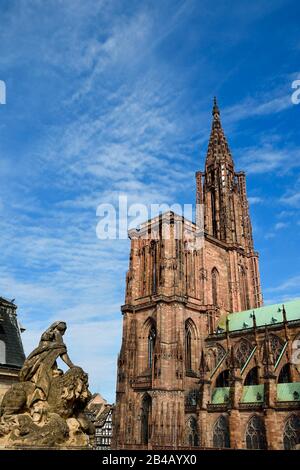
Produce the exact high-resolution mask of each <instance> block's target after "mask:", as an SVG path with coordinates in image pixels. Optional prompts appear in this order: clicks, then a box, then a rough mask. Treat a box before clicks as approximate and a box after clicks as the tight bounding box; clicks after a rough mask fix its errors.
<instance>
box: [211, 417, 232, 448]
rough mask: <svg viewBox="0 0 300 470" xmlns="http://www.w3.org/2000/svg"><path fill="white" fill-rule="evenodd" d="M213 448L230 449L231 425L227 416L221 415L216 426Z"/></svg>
mask: <svg viewBox="0 0 300 470" xmlns="http://www.w3.org/2000/svg"><path fill="white" fill-rule="evenodd" d="M213 447H215V448H219V449H220V448H224V447H225V448H227V447H230V438H229V425H228V419H227V417H226V416H223V415H221V416H220V417H219V418H218V419H217V421H216V423H215V425H214V430H213Z"/></svg>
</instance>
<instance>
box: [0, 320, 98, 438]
mask: <svg viewBox="0 0 300 470" xmlns="http://www.w3.org/2000/svg"><path fill="white" fill-rule="evenodd" d="M66 328H67V326H66V323H65V322H62V321H58V322H55V323H53V325H51V326H50V328H48V329H47V330H46V331H45V332H44V333H43V334H42V336H41V340H40V343H39V346H38V347H37V348H36V349H35V350H34V351H33V352H32V353H31V354H30V355H29V356H28V358H27V359H26V361H25V363H24V365H23V368H22V369H21V371H20V374H19V378H20V382H19V383H16V384H14V385H12V386H11V388H10V389H9V390H8V391H7V392H6V394H5V395H4V397H3V400H2V403H1V407H0V446H8V447H11V446H12V447H20V446H21V447H22V446H24V447H27V446H34V447H72V446H73V447H74V446H75V447H88V446H89V436H90V435H93V434H94V427H93V425H92V424H91V423H90V421H89V420H88V418H87V417H86V416H85V414H84V409H85V407H86V405H87V403H88V401H89V400H90V398H91V393H90V391H89V389H88V376H87V374H86V373H85V372H84V371H83V370H82V369H81V368H80V367H78V366H75V365H74V364H73V363H72V362H71V360H70V358H69V356H68V353H67V348H66V345H65V344H64V342H63V335H64V333H65V331H66ZM58 357H60V358H61V359H62V360H63V361H64V362H65V363H66V364H67V366H68V367H69V369H68V371H67V372H65V373H64V372H63V371H62V370H61V369H58V367H57V362H56V360H57V358H58Z"/></svg>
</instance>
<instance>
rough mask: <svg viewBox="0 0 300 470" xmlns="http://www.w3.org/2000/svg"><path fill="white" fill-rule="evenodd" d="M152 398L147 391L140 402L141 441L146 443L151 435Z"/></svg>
mask: <svg viewBox="0 0 300 470" xmlns="http://www.w3.org/2000/svg"><path fill="white" fill-rule="evenodd" d="M151 415H152V399H151V397H150V395H149V394H148V393H145V395H144V396H143V398H142V403H141V442H142V444H144V445H147V444H148V442H149V440H150V437H151Z"/></svg>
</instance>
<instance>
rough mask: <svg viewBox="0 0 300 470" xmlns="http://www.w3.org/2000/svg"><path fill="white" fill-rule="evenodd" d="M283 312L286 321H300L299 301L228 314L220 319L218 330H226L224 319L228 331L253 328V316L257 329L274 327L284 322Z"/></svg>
mask: <svg viewBox="0 0 300 470" xmlns="http://www.w3.org/2000/svg"><path fill="white" fill-rule="evenodd" d="M284 311H285V316H286V320H287V321H288V322H290V321H297V320H300V299H297V300H292V301H290V302H286V303H284V304H282V303H281V304H273V305H266V306H264V307H259V308H255V309H250V310H244V311H243V312H235V313H230V314H229V315H227V316H226V315H223V316H222V317H221V318H220V321H219V324H218V328H219V329H221V330H224V331H225V330H226V318H227V321H228V331H239V330H247V329H250V328H253V325H254V316H255V321H256V326H257V327H262V326H265V325H276V324H279V323H283V322H284Z"/></svg>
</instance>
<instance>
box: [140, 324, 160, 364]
mask: <svg viewBox="0 0 300 470" xmlns="http://www.w3.org/2000/svg"><path fill="white" fill-rule="evenodd" d="M143 330H144V334H143V337H144V338H147V367H148V369H152V365H153V356H154V347H155V342H156V337H157V331H156V322H155V320H154V318H152V317H148V318H147V320H146V321H145V323H144V325H143Z"/></svg>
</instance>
